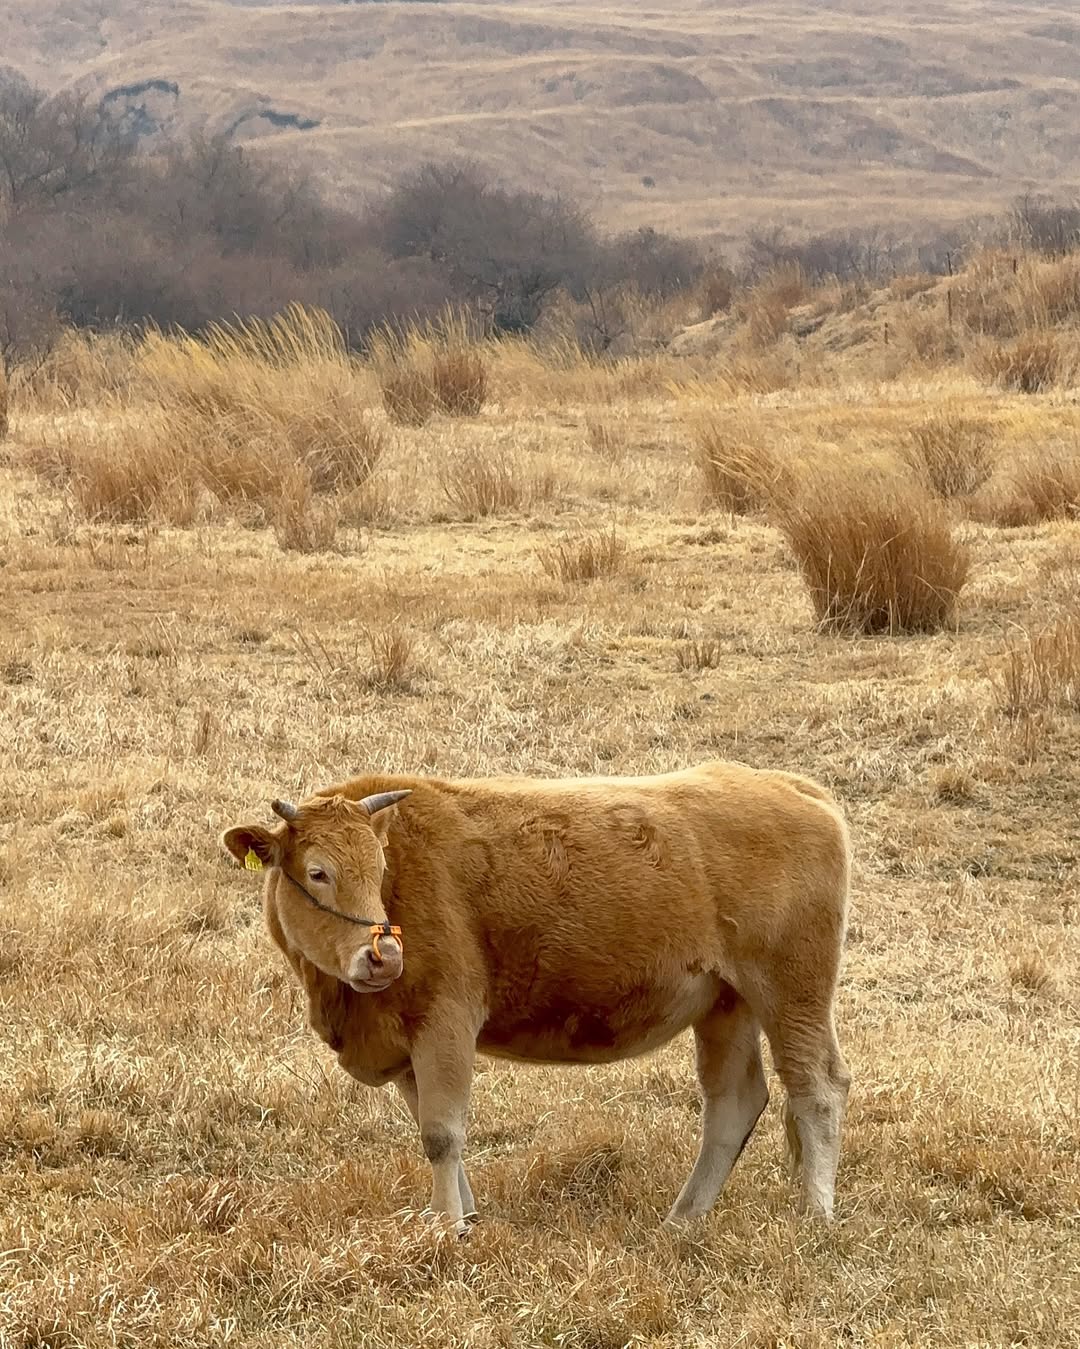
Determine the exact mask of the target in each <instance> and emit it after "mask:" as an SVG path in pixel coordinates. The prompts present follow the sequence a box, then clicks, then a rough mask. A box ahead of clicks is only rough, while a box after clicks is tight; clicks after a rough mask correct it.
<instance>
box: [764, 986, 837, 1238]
mask: <svg viewBox="0 0 1080 1349" xmlns="http://www.w3.org/2000/svg"><path fill="white" fill-rule="evenodd" d="M769 1042H770V1044H771V1046H772V1051H773V1058H774V1059H775V1061H776V1070H777V1072H778V1073H779V1074H780V1080H781V1081H782V1082H783V1084H784V1086H785V1088H786V1089H787V1094H788V1099H787V1103H786V1105H785V1107H784V1128H785V1131H786V1133H787V1140H788V1158H789V1160H790V1162H791V1168H792V1172H793V1174H795V1175H798V1176H799V1178H800V1181H801V1186H802V1202H803V1206H804V1207H805V1208H806V1209H807V1210H809V1211H810V1212H811V1213H819V1214H821V1215H822V1216H823V1217H825V1218H831V1217H832V1212H833V1195H834V1193H835V1190H836V1168H837V1165H838V1163H839V1160H840V1131H841V1127H842V1125H843V1121H844V1107H845V1105H846V1103H847V1095H848V1087H849V1086H850V1084H851V1075H850V1073H849V1072H848V1070H847V1065H846V1064H845V1063H844V1059H843V1055H842V1054H841V1053H840V1046H839V1044H838V1042H837V1039H836V1029H835V1027H834V1025H833V1020H832V1014H831V1011H830V1012H827V1013H824V1014H818V1015H811V1014H808V1013H806V1014H804V1013H802V1012H801V1011H798V1010H797V1011H792V1010H788V1011H787V1012H785V1013H784V1014H782V1016H781V1017H780V1018H779V1020H778V1023H777V1025H776V1027H775V1029H770V1033H769Z"/></svg>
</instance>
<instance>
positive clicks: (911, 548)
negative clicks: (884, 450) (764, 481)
mask: <svg viewBox="0 0 1080 1349" xmlns="http://www.w3.org/2000/svg"><path fill="white" fill-rule="evenodd" d="M772 516H773V519H774V521H775V523H776V524H777V526H778V527H779V529H780V530H781V532H782V533H783V535H784V537H785V538H786V539H787V541H788V544H789V545H790V547H791V550H792V552H793V553H794V555H795V560H796V562H797V563H798V565H799V569H800V571H801V572H802V576H803V580H804V581H805V583H806V586H807V589H808V590H809V592H810V599H811V602H812V604H813V606H814V612H815V614H816V615H817V618H818V621H819V623H821V625H822V626H823V627H827V628H833V629H837V630H840V631H847V632H858V633H890V634H897V633H911V632H935V631H937V630H938V629H940V628H943V627H946V626H948V625H949V624H951V623H952V622H953V621H954V619H955V617H956V609H957V601H958V598H959V595H960V592H961V590H962V589H963V587H964V584H965V582H966V581H967V578H968V573H969V570H970V566H971V556H970V550H969V548H968V546H967V544H966V543H965V542H964V541H963V540H961V539H959V538H958V537H957V535H956V532H955V528H954V525H953V522H952V520H951V518H950V516H949V514H948V512H947V510H946V509H945V508H944V506H943V505H942V504H941V503H940V502H939V501H937V500H936V499H935V498H934V497H932V496H930V495H929V494H928V493H927V492H926V491H925V489H923V488H922V487H921V486H919V485H918V484H916V483H913V482H911V480H910V479H908V478H903V477H900V476H899V475H897V474H889V473H885V472H874V471H871V470H869V469H867V470H863V471H861V472H855V473H852V472H844V471H841V470H840V469H837V468H831V469H815V470H811V471H808V472H807V473H806V474H805V475H804V476H803V479H802V481H801V482H800V483H798V485H797V486H795V487H794V488H793V490H791V491H790V492H789V493H785V494H782V495H781V496H779V497H778V498H777V499H776V500H775V501H774V503H773V511H772Z"/></svg>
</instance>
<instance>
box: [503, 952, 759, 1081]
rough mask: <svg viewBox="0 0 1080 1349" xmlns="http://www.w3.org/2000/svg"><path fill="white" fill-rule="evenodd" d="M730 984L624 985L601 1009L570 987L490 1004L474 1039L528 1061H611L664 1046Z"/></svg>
mask: <svg viewBox="0 0 1080 1349" xmlns="http://www.w3.org/2000/svg"><path fill="white" fill-rule="evenodd" d="M725 991H726V994H727V996H729V997H730V996H732V993H731V990H730V988H729V987H728V985H726V984H725V983H724V981H723V980H722V979H720V978H718V977H717V976H716V975H714V974H698V975H687V976H685V977H684V978H682V979H680V980H679V981H678V982H677V983H676V982H673V983H671V984H652V985H646V986H643V987H639V988H634V989H631V990H629V991H628V992H627V993H626V994H625V995H624V996H622V997H619V998H617V999H613V1000H612V1001H611V1002H610V1003H609V1004H605V1005H604V1006H603V1007H600V1006H590V1005H588V1004H582V1003H580V1002H578V1001H576V1000H575V999H574V997H573V993H572V990H565V991H563V992H562V993H560V994H550V995H548V996H547V997H544V998H538V999H533V1000H532V1001H531V1002H530V1003H529V1005H528V1006H526V1007H507V1008H496V1009H494V1011H493V1012H492V1014H491V1016H489V1018H488V1020H487V1022H486V1023H485V1025H484V1027H483V1029H482V1030H481V1032H480V1036H479V1038H478V1040H477V1048H478V1049H480V1051H481V1052H482V1053H484V1054H489V1055H491V1056H493V1057H495V1058H505V1059H518V1060H521V1061H524V1062H528V1063H613V1062H615V1061H616V1060H618V1059H627V1058H633V1057H634V1056H635V1055H637V1054H647V1053H648V1052H649V1051H650V1050H652V1049H656V1048H658V1047H659V1046H660V1045H662V1044H666V1043H667V1041H668V1040H671V1039H672V1038H673V1037H674V1036H676V1035H678V1034H679V1033H680V1032H681V1031H684V1030H686V1028H687V1027H688V1026H692V1025H693V1024H694V1023H695V1022H696V1021H700V1020H701V1018H702V1017H703V1016H704V1015H705V1013H706V1012H708V1011H709V1009H710V1008H711V1007H713V1006H714V1005H715V1004H716V1003H717V1002H718V1001H720V1000H722V998H723V997H724V996H725Z"/></svg>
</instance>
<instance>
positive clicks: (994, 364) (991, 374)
mask: <svg viewBox="0 0 1080 1349" xmlns="http://www.w3.org/2000/svg"><path fill="white" fill-rule="evenodd" d="M978 365H979V368H980V370H981V371H982V372H983V374H984V375H985V376H986V378H987V379H989V380H992V381H993V382H994V383H995V384H997V385H999V386H1000V387H1001V388H1002V389H1007V390H1010V391H1014V392H1016V393H1041V392H1042V391H1043V390H1044V389H1052V388H1053V387H1054V386H1055V385H1056V384H1058V383H1059V382H1060V381H1061V380H1062V379H1064V378H1065V377H1066V375H1067V371H1068V364H1067V360H1066V356H1065V352H1064V348H1063V343H1062V339H1061V337H1059V336H1058V334H1057V333H1053V332H1048V331H1031V332H1026V333H1023V334H1021V336H1020V337H1018V338H1016V339H1015V341H1013V342H1009V343H1004V344H1001V345H990V346H987V347H984V348H983V350H982V351H981V353H980V354H979V357H978Z"/></svg>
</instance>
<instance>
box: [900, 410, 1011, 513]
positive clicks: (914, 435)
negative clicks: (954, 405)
mask: <svg viewBox="0 0 1080 1349" xmlns="http://www.w3.org/2000/svg"><path fill="white" fill-rule="evenodd" d="M901 454H902V457H903V458H904V460H905V461H906V462H907V463H908V464H910V465H911V467H912V468H913V469H914V470H915V471H916V473H918V474H919V476H920V477H921V478H922V479H923V481H924V482H925V483H926V484H927V486H928V487H930V489H931V490H932V491H934V492H936V493H937V495H938V496H942V497H956V496H970V495H971V493H972V492H975V491H977V490H978V489H979V488H980V487H981V486H982V485H983V483H984V482H986V481H987V479H988V478H989V477H990V475H991V473H992V472H993V471H994V461H995V457H996V456H995V452H994V445H993V429H992V427H991V426H990V424H989V422H987V421H985V420H984V419H982V418H980V417H969V416H966V415H965V414H964V413H962V412H959V411H957V410H955V409H949V410H946V411H944V412H941V413H939V414H937V415H936V416H933V417H928V418H927V419H926V420H925V421H923V422H921V423H920V424H919V425H918V426H913V427H912V428H911V429H910V431H909V432H908V442H907V444H906V445H904V446H902V448H901Z"/></svg>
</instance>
